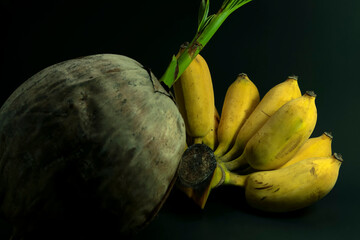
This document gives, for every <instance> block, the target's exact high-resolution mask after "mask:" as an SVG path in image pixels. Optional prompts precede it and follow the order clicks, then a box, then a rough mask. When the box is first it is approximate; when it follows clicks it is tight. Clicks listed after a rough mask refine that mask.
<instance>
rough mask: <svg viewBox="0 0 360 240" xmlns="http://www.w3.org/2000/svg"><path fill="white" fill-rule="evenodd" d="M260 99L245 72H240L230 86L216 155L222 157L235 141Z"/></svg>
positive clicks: (226, 96) (221, 121)
mask: <svg viewBox="0 0 360 240" xmlns="http://www.w3.org/2000/svg"><path fill="white" fill-rule="evenodd" d="M259 101H260V96H259V91H258V89H257V88H256V86H255V85H254V83H253V82H252V81H251V80H250V79H249V78H248V76H247V75H246V74H245V73H241V74H239V76H238V77H237V79H236V80H235V81H234V82H233V83H232V84H231V85H230V87H229V88H228V90H227V92H226V95H225V100H224V104H223V108H222V111H221V118H220V123H219V127H218V131H217V135H218V140H219V146H218V147H217V148H216V151H215V153H214V154H215V156H216V157H221V156H222V155H223V154H224V153H225V152H226V151H227V150H228V149H229V147H230V146H231V145H232V144H233V143H234V142H235V138H236V135H237V133H238V131H239V130H240V127H241V126H242V125H243V124H244V122H245V120H246V119H247V118H248V117H249V115H250V114H251V112H252V111H253V110H254V109H255V107H256V105H257V104H258V103H259Z"/></svg>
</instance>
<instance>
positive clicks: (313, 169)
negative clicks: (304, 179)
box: [310, 167, 317, 177]
mask: <svg viewBox="0 0 360 240" xmlns="http://www.w3.org/2000/svg"><path fill="white" fill-rule="evenodd" d="M310 173H311V175H313V176H314V177H317V174H316V170H315V168H314V167H312V168H311V169H310Z"/></svg>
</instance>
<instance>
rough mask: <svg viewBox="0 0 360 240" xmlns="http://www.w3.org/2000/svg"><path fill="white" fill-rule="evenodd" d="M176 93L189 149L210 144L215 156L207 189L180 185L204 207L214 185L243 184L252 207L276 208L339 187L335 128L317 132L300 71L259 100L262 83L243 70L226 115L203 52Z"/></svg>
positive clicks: (311, 97)
mask: <svg viewBox="0 0 360 240" xmlns="http://www.w3.org/2000/svg"><path fill="white" fill-rule="evenodd" d="M174 93H175V99H176V102H177V104H178V107H179V111H180V112H181V114H182V116H183V118H184V120H185V124H186V129H187V144H188V146H189V148H196V147H197V145H199V144H205V145H207V146H208V147H209V149H210V150H209V151H212V154H213V156H214V159H215V160H214V161H216V168H215V170H214V171H213V174H212V175H211V176H210V181H208V183H207V185H206V187H205V188H204V187H203V188H201V190H199V189H197V188H196V187H191V186H186V187H184V186H182V187H180V189H182V190H183V191H184V192H185V193H186V194H187V195H188V196H189V197H190V198H192V199H193V200H194V201H195V202H196V203H197V204H198V205H199V206H200V207H201V208H204V207H205V204H206V201H207V198H208V196H209V194H210V191H211V190H212V189H214V188H216V187H218V186H221V185H227V184H230V185H235V186H239V187H243V188H244V189H245V198H246V200H247V202H248V203H249V205H250V206H252V207H254V208H257V209H260V210H263V211H270V212H286V211H293V210H297V209H301V208H304V207H307V206H309V205H311V204H313V203H315V202H317V201H318V200H320V199H321V198H323V197H324V196H325V195H327V194H328V193H329V192H330V191H331V189H332V188H333V187H334V185H335V183H336V181H337V178H338V174H339V169H340V166H341V163H342V161H343V160H342V157H341V155H340V154H337V153H332V148H331V144H332V139H333V137H332V135H331V134H330V133H328V132H324V133H323V134H322V135H321V136H317V137H311V135H312V133H313V131H314V129H315V125H316V121H317V108H316V104H315V99H316V94H315V93H314V92H312V91H306V92H305V93H304V94H301V91H300V88H299V85H298V78H297V77H296V76H289V77H288V78H287V79H286V80H285V81H283V82H281V83H279V84H278V85H276V86H274V87H273V88H271V89H270V90H269V91H268V92H267V93H266V94H265V95H264V97H263V98H262V99H260V95H259V92H258V89H257V87H256V86H255V84H254V83H253V82H252V81H251V80H250V79H249V77H248V76H247V75H246V74H244V73H242V74H239V75H238V76H237V78H236V79H235V81H234V82H233V83H232V84H231V85H230V86H229V88H228V90H227V92H226V95H225V99H224V104H223V107H222V111H221V117H220V116H219V114H218V112H217V110H216V108H215V101H214V91H213V86H212V80H211V75H210V71H209V67H208V65H207V63H206V61H205V59H204V58H203V57H201V56H200V55H198V56H197V57H196V58H195V59H194V60H193V62H192V63H191V64H190V66H189V67H188V68H187V69H186V70H185V72H184V74H183V75H182V76H181V77H180V79H179V80H178V81H177V82H176V83H175V84H174ZM200 157H201V156H200Z"/></svg>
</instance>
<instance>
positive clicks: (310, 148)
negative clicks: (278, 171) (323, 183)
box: [279, 132, 333, 168]
mask: <svg viewBox="0 0 360 240" xmlns="http://www.w3.org/2000/svg"><path fill="white" fill-rule="evenodd" d="M332 139H333V136H332V135H331V134H330V133H328V132H324V133H323V134H322V135H321V136H319V137H315V138H309V139H308V140H307V141H306V142H305V143H304V145H303V146H302V147H301V148H300V149H299V151H297V153H296V154H295V156H294V157H292V158H291V159H290V160H289V161H288V162H286V163H285V164H284V165H282V166H280V167H279V168H285V167H287V166H290V165H292V164H294V163H297V162H300V161H301V160H304V159H307V158H314V157H330V156H331V154H332V150H331V143H332Z"/></svg>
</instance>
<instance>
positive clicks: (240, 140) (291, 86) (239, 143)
mask: <svg viewBox="0 0 360 240" xmlns="http://www.w3.org/2000/svg"><path fill="white" fill-rule="evenodd" d="M300 96H301V91H300V88H299V85H298V82H297V77H296V76H289V77H288V78H287V79H286V80H285V81H284V82H282V83H280V84H278V85H276V86H275V87H273V88H271V89H270V90H269V91H268V92H267V93H266V94H265V96H264V97H263V99H262V100H261V101H260V103H259V104H258V105H257V106H256V108H255V109H254V111H253V112H252V113H251V114H250V116H249V118H248V119H247V120H246V121H245V123H244V125H243V126H242V127H241V128H240V130H239V132H238V134H237V137H236V140H235V143H234V145H233V147H232V148H231V149H230V151H229V152H227V153H226V154H225V155H224V156H222V157H220V160H221V161H223V162H227V161H230V160H232V159H234V158H236V157H238V156H239V155H241V153H242V152H243V150H244V148H245V146H246V143H247V142H248V141H249V140H250V138H251V137H252V136H253V135H254V134H255V133H256V132H257V131H258V130H259V129H260V128H261V127H262V126H263V125H264V124H265V122H266V121H267V120H268V119H269V118H270V117H271V116H272V115H273V114H274V113H275V112H276V111H277V110H278V109H279V108H280V107H282V106H283V105H284V104H285V103H287V102H289V101H290V100H292V99H295V98H298V97H300Z"/></svg>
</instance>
